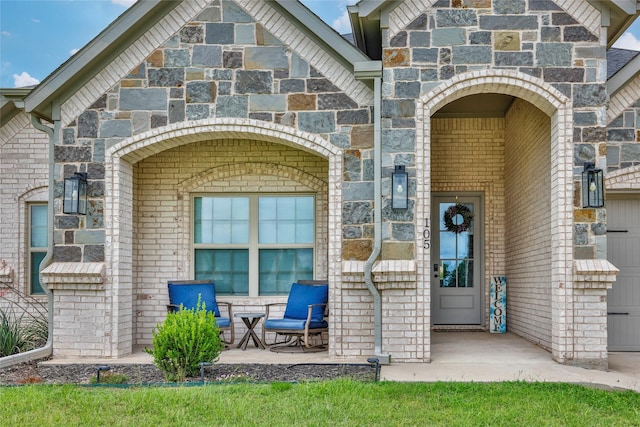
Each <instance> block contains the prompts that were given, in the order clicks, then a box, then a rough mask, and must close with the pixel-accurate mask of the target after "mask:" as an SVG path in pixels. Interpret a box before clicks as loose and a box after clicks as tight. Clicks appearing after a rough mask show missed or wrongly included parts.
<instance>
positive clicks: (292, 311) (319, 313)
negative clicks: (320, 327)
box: [284, 283, 329, 328]
mask: <svg viewBox="0 0 640 427" xmlns="http://www.w3.org/2000/svg"><path fill="white" fill-rule="evenodd" d="M328 300H329V285H301V284H300V283H294V284H292V285H291V291H289V299H288V300H287V308H286V309H285V311H284V318H285V319H298V320H306V319H307V314H308V311H309V305H310V304H326V303H327V302H328ZM324 309H325V307H322V306H318V307H313V311H312V313H311V322H312V323H313V322H319V323H320V322H323V321H324ZM302 327H303V328H304V323H303V326H302Z"/></svg>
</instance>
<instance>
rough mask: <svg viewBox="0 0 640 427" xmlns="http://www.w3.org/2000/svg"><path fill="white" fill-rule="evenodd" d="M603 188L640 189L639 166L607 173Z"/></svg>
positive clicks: (612, 189) (611, 189)
mask: <svg viewBox="0 0 640 427" xmlns="http://www.w3.org/2000/svg"><path fill="white" fill-rule="evenodd" d="M605 188H606V189H607V190H610V191H615V190H640V166H632V167H629V168H624V169H618V170H616V171H613V172H609V173H608V174H607V178H606V179H605Z"/></svg>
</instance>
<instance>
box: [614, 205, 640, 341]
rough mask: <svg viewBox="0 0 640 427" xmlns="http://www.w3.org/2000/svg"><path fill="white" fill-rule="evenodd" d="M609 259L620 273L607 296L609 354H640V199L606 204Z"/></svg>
mask: <svg viewBox="0 0 640 427" xmlns="http://www.w3.org/2000/svg"><path fill="white" fill-rule="evenodd" d="M607 255H608V258H609V261H610V262H611V263H612V264H613V265H615V266H616V267H617V268H619V269H620V272H619V273H618V276H617V277H616V281H615V282H613V287H612V288H611V289H610V290H609V291H608V294H607V313H608V316H607V320H608V335H609V350H610V351H640V199H624V200H623V199H611V198H609V199H608V200H607Z"/></svg>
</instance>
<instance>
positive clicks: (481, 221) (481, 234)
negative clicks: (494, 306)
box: [427, 191, 487, 327]
mask: <svg viewBox="0 0 640 427" xmlns="http://www.w3.org/2000/svg"><path fill="white" fill-rule="evenodd" d="M456 196H458V197H477V198H478V208H477V211H476V213H475V218H474V219H477V220H478V221H477V222H476V223H475V227H476V233H475V234H474V238H475V239H477V242H478V243H477V244H478V250H479V256H478V257H475V258H476V259H477V260H478V266H479V272H478V274H479V277H480V283H479V287H480V289H479V293H480V296H479V304H480V308H479V310H480V318H479V322H480V323H479V324H477V325H476V324H471V325H468V326H475V327H478V326H481V327H485V326H486V320H487V316H486V314H487V313H486V312H487V306H486V300H487V298H486V295H485V292H486V289H487V286H486V284H485V281H486V277H485V262H486V256H485V255H486V254H485V252H486V251H485V228H486V221H485V193H484V191H459V192H458V191H433V192H431V194H430V201H431V203H430V205H431V208H430V210H431V211H430V212H429V218H430V220H431V219H432V216H433V209H434V208H435V202H434V200H435V199H436V198H447V197H451V198H455V197H456ZM478 216H479V218H478ZM431 230H433V233H437V232H439V230H438V226H437V225H436V224H433V223H432V224H431ZM432 251H433V247H431V248H430V249H429V266H428V269H427V270H428V272H429V282H428V283H429V294H430V295H431V298H430V299H431V304H430V307H429V310H430V312H431V316H430V318H431V327H433V326H436V327H440V326H444V327H446V326H447V325H446V324H438V325H434V323H433V312H434V310H433V305H434V304H435V298H434V292H433V283H432V280H431V278H432V274H433V272H432V265H433V261H434V258H433V252H432ZM452 326H453V327H456V326H457V327H464V326H465V325H463V324H460V325H457V324H456V325H452Z"/></svg>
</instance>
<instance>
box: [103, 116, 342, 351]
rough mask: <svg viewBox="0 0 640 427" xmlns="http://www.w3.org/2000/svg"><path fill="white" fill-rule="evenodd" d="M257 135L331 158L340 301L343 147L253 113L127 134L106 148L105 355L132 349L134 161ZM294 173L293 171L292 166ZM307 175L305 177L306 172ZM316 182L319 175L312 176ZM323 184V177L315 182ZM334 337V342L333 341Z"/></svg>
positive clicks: (333, 274) (334, 290) (331, 224)
mask: <svg viewBox="0 0 640 427" xmlns="http://www.w3.org/2000/svg"><path fill="white" fill-rule="evenodd" d="M218 139H251V140H256V141H265V142H273V143H276V144H282V145H286V146H290V147H292V148H294V149H298V150H303V151H306V152H309V153H311V154H314V155H317V156H319V157H323V158H325V159H327V160H328V163H329V173H328V178H327V182H328V186H327V188H328V200H327V206H328V209H327V212H328V227H327V230H328V233H327V236H326V239H327V241H328V244H327V252H328V266H327V267H328V272H327V274H328V276H327V277H330V278H332V286H331V288H330V292H329V303H330V304H331V305H332V306H333V307H338V305H339V304H338V301H339V292H340V289H341V287H342V281H341V276H340V273H341V271H342V268H341V257H340V249H341V239H342V187H341V185H340V179H341V177H342V167H343V166H342V165H343V151H342V149H340V148H339V147H336V146H334V145H332V144H331V143H330V142H329V141H327V140H326V139H324V138H322V137H320V136H318V135H315V134H312V133H309V132H304V131H300V130H297V129H294V128H291V127H287V126H283V125H279V124H275V123H268V122H263V121H259V120H251V119H235V118H212V119H206V120H200V121H191V122H181V123H175V124H171V125H168V126H164V127H161V128H156V129H153V130H150V131H148V132H145V133H142V134H140V135H136V136H134V137H131V138H127V139H124V140H122V141H120V142H117V143H116V144H114V145H113V146H111V147H109V148H108V149H107V150H106V151H105V193H106V195H105V241H106V242H108V245H105V265H106V269H107V271H106V272H105V273H106V274H105V277H106V283H105V294H106V297H105V301H106V304H107V307H108V310H110V312H111V318H110V319H108V325H106V326H105V330H106V331H108V332H109V334H110V338H109V340H110V341H109V343H108V344H107V347H108V348H107V349H106V350H105V355H107V356H110V357H111V356H115V357H117V356H118V355H122V354H128V353H130V352H131V351H132V345H133V343H134V341H135V337H134V335H133V329H132V328H131V325H132V324H133V321H134V320H133V316H134V313H133V311H132V308H131V307H133V306H134V305H135V301H134V300H133V295H134V293H133V289H134V288H135V286H136V285H135V283H134V275H133V270H134V265H133V263H132V261H131V259H132V254H133V245H134V242H133V238H134V237H133V229H134V224H133V220H134V218H133V214H132V212H133V210H134V209H133V208H134V199H135V198H134V192H135V183H134V164H135V163H137V162H139V161H140V160H143V159H145V158H147V157H149V156H152V155H154V154H157V153H160V152H162V151H165V150H168V149H171V148H174V147H179V146H181V145H185V144H190V143H194V142H199V141H205V140H218ZM287 172H288V173H293V172H292V171H287ZM303 181H304V177H303ZM310 183H311V184H314V182H313V181H310ZM315 184H317V182H315ZM335 334H336V330H335V329H331V330H330V331H329V341H330V345H329V354H330V355H335V354H336V352H337V351H338V349H337V347H336V345H335V342H336V339H335ZM332 343H333V344H332Z"/></svg>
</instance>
